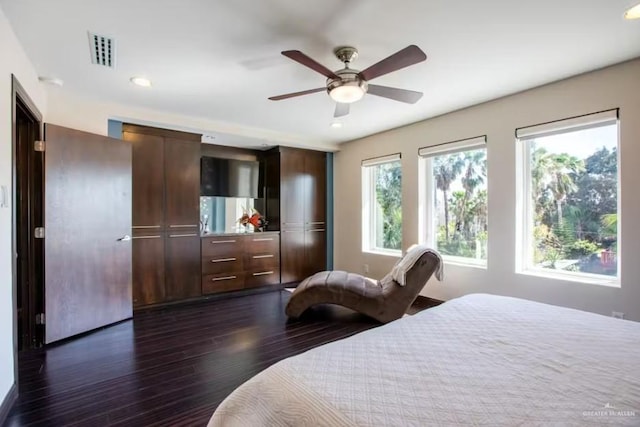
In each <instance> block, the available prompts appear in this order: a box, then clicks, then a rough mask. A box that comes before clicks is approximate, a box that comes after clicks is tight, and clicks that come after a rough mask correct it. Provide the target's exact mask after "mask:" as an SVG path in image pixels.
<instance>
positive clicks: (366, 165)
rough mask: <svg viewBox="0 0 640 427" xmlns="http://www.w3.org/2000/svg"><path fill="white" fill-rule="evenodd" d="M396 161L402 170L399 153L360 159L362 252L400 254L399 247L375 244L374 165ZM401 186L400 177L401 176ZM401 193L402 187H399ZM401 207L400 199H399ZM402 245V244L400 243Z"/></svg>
mask: <svg viewBox="0 0 640 427" xmlns="http://www.w3.org/2000/svg"><path fill="white" fill-rule="evenodd" d="M396 162H397V163H398V164H399V166H400V171H401V172H402V155H401V153H395V154H389V155H385V156H381V157H375V158H371V159H366V160H363V161H362V164H361V170H362V252H366V253H374V254H378V255H388V256H393V257H400V256H402V248H401V249H389V248H383V247H378V246H376V244H375V243H376V240H377V239H376V228H375V224H376V220H377V215H378V214H377V210H376V209H374V207H375V201H376V197H377V195H376V188H375V171H376V167H377V166H380V165H384V164H389V163H396ZM400 185H401V187H402V178H401V184H400ZM400 192H401V194H402V188H401V189H400ZM401 209H402V201H401ZM401 246H402V244H401Z"/></svg>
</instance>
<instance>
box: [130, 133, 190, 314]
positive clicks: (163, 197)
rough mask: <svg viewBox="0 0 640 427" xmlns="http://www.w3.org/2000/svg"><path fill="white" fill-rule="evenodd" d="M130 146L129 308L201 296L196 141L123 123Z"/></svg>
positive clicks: (187, 135) (179, 135) (188, 135)
mask: <svg viewBox="0 0 640 427" xmlns="http://www.w3.org/2000/svg"><path fill="white" fill-rule="evenodd" d="M122 136H123V139H124V140H125V141H129V142H131V145H132V151H133V153H132V178H133V189H132V194H133V204H132V205H133V206H132V210H133V212H132V224H133V226H132V228H133V229H132V239H133V242H132V245H133V248H132V258H133V304H134V307H139V306H144V305H150V304H157V303H162V302H169V301H175V300H180V299H186V298H192V297H197V296H200V295H201V283H200V281H201V272H200V232H199V229H200V227H199V220H200V219H199V218H200V215H199V200H200V141H201V136H200V135H196V134H190V133H184V132H175V131H169V130H164V129H155V128H150V127H144V126H136V125H129V124H125V125H123V133H122Z"/></svg>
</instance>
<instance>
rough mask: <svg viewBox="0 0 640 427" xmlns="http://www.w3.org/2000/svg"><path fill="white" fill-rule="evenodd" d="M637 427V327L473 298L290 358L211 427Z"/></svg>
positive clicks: (223, 408) (233, 398)
mask: <svg viewBox="0 0 640 427" xmlns="http://www.w3.org/2000/svg"><path fill="white" fill-rule="evenodd" d="M431 425H434V426H453V425H474V426H475V425H482V426H531V425H563V426H564V425H569V426H601V425H630V426H639V425H640V323H636V322H631V321H626V320H619V319H614V318H609V317H605V316H600V315H597V314H592V313H586V312H582V311H577V310H571V309H567V308H561V307H556V306H551V305H545V304H540V303H535V302H531V301H526V300H521V299H516V298H509V297H499V296H492V295H484V294H474V295H468V296H465V297H461V298H457V299H454V300H451V301H449V302H446V303H444V304H442V305H440V306H438V307H435V308H432V309H429V310H426V311H423V312H421V313H418V314H416V315H414V316H409V317H405V318H402V319H399V320H397V321H395V322H391V323H389V324H387V325H385V326H381V327H379V328H375V329H372V330H369V331H366V332H362V333H360V334H358V335H355V336H353V337H350V338H346V339H343V340H340V341H336V342H333V343H330V344H326V345H323V346H321V347H318V348H315V349H312V350H310V351H307V352H306V353H303V354H300V355H298V356H295V357H291V358H289V359H285V360H283V361H281V362H279V363H277V364H275V365H273V366H271V367H269V368H268V369H266V370H265V371H263V372H261V373H260V374H258V375H256V376H255V377H253V378H252V379H250V380H249V381H247V382H246V383H244V384H243V385H241V386H240V387H239V388H237V389H236V390H235V391H234V392H233V393H232V394H231V395H229V396H228V397H227V398H226V399H225V400H224V401H223V402H222V404H221V405H220V406H219V407H218V409H217V410H216V412H215V413H214V414H213V416H212V418H211V420H210V422H209V426H211V427H214V426H225V427H228V426H332V427H334V426H431Z"/></svg>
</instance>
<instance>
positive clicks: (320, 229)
mask: <svg viewBox="0 0 640 427" xmlns="http://www.w3.org/2000/svg"><path fill="white" fill-rule="evenodd" d="M309 231H324V228H316V229H314V230H309Z"/></svg>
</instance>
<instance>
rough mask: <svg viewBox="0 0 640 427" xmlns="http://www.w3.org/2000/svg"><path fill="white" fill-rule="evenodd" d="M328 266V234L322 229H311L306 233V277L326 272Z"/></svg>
mask: <svg viewBox="0 0 640 427" xmlns="http://www.w3.org/2000/svg"><path fill="white" fill-rule="evenodd" d="M326 266H327V232H326V230H325V228H324V225H322V228H311V229H308V230H305V232H304V277H308V276H311V275H312V274H315V273H317V272H318V271H323V270H326V268H327V267H326Z"/></svg>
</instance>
